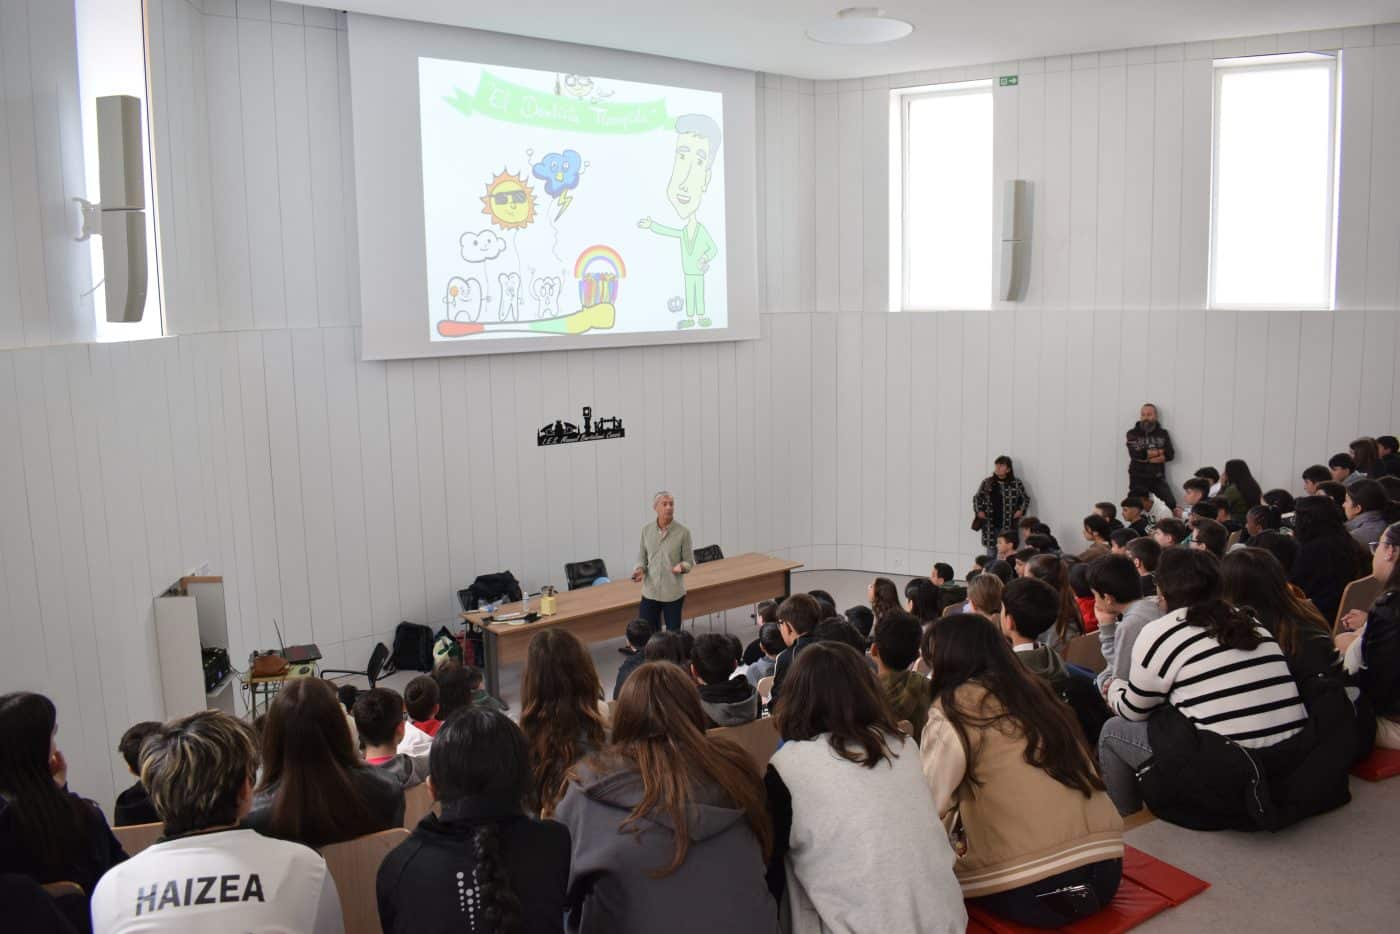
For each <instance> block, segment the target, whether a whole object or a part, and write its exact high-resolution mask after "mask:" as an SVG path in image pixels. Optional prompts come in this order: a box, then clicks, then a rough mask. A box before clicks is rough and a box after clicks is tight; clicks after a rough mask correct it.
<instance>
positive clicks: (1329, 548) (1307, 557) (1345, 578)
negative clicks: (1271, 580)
mask: <svg viewBox="0 0 1400 934" xmlns="http://www.w3.org/2000/svg"><path fill="white" fill-rule="evenodd" d="M1294 526H1295V532H1294V537H1295V538H1296V539H1297V541H1298V556H1297V557H1296V558H1295V559H1294V561H1293V566H1292V568H1290V569H1289V570H1290V573H1289V575H1288V579H1289V580H1290V581H1292V582H1293V583H1295V584H1297V585H1298V586H1299V587H1301V588H1302V589H1303V593H1305V594H1307V597H1308V599H1309V600H1311V601H1312V602H1313V605H1314V606H1316V607H1317V609H1318V612H1319V613H1321V614H1322V618H1323V619H1327V620H1331V619H1335V618H1336V616H1337V607H1338V605H1339V604H1340V603H1341V600H1342V591H1343V590H1345V589H1346V586H1347V584H1349V583H1351V582H1352V581H1354V580H1356V578H1358V577H1361V576H1363V575H1364V574H1365V573H1366V566H1367V565H1368V564H1369V562H1368V561H1367V560H1366V559H1367V558H1368V557H1369V555H1368V554H1367V553H1366V552H1367V549H1366V548H1365V547H1363V546H1362V545H1361V544H1360V543H1358V542H1357V541H1356V539H1354V538H1352V537H1351V535H1350V534H1348V532H1347V530H1346V526H1345V525H1344V524H1343V522H1342V513H1341V510H1339V509H1337V508H1336V506H1335V505H1334V504H1333V502H1332V500H1331V499H1329V498H1328V497H1326V496H1304V497H1302V498H1301V499H1299V500H1298V501H1297V503H1296V504H1295V505H1294Z"/></svg>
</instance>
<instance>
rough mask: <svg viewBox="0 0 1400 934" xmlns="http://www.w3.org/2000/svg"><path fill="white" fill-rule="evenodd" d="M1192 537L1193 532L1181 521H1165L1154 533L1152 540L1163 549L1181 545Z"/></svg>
mask: <svg viewBox="0 0 1400 934" xmlns="http://www.w3.org/2000/svg"><path fill="white" fill-rule="evenodd" d="M1190 535H1191V530H1190V529H1189V528H1187V527H1186V523H1185V522H1182V521H1181V520H1180V519H1163V520H1162V521H1160V522H1158V523H1157V527H1156V528H1155V529H1154V530H1153V532H1152V538H1153V539H1154V540H1155V541H1156V542H1157V544H1159V545H1161V546H1162V547H1163V548H1171V547H1173V546H1175V545H1180V544H1181V543H1182V542H1184V541H1186V539H1187V538H1188V537H1189V536H1190Z"/></svg>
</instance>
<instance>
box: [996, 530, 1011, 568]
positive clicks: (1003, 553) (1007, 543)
mask: <svg viewBox="0 0 1400 934" xmlns="http://www.w3.org/2000/svg"><path fill="white" fill-rule="evenodd" d="M996 547H997V551H996V556H997V557H998V558H1000V559H1002V560H1003V561H1007V560H1010V558H1011V556H1012V555H1013V554H1015V552H1016V532H1015V531H1014V530H1013V529H1007V530H1006V531H1004V532H998V533H997V545H996Z"/></svg>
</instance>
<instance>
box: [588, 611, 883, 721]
mask: <svg viewBox="0 0 1400 934" xmlns="http://www.w3.org/2000/svg"><path fill="white" fill-rule="evenodd" d="M862 609H864V607H862ZM758 641H759V645H760V646H761V647H762V649H763V657H762V658H760V659H759V660H758V661H756V662H754V663H753V664H752V665H749V667H748V668H745V669H744V677H745V678H747V679H748V682H749V684H752V685H753V686H754V687H755V688H757V687H758V682H760V681H762V680H763V679H764V678H767V677H769V676H770V675H772V674H773V666H774V665H775V664H777V661H778V656H779V655H781V654H783V649H785V648H787V643H785V642H784V641H783V629H782V627H781V626H779V625H778V624H777V623H764V624H763V627H762V628H761V629H759V630H758ZM613 700H617V698H616V697H614V698H613Z"/></svg>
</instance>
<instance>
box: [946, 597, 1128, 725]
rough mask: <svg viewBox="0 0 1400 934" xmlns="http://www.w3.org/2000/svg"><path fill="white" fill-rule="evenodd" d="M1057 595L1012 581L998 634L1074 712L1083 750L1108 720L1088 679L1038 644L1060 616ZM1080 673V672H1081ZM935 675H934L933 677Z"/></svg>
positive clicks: (1003, 598) (1100, 698)
mask: <svg viewBox="0 0 1400 934" xmlns="http://www.w3.org/2000/svg"><path fill="white" fill-rule="evenodd" d="M1060 610H1061V605H1060V595H1059V594H1058V593H1056V592H1055V588H1053V587H1051V586H1050V585H1049V584H1047V583H1045V582H1044V581H1041V580H1036V579H1035V578H1034V577H1026V578H1022V579H1021V580H1016V581H1012V582H1011V583H1009V584H1007V585H1006V590H1004V591H1003V592H1002V602H1001V621H1000V625H1001V631H1002V634H1003V635H1005V636H1006V641H1007V642H1008V643H1010V645H1011V651H1012V653H1013V654H1014V655H1015V656H1016V659H1017V660H1018V661H1019V662H1020V663H1021V664H1023V665H1025V666H1026V669H1027V670H1028V671H1030V672H1032V673H1034V674H1035V675H1037V676H1038V677H1040V678H1043V679H1045V683H1046V684H1048V685H1050V689H1051V690H1052V691H1054V692H1055V694H1056V695H1057V696H1058V697H1059V698H1060V699H1061V700H1062V701H1064V702H1065V703H1066V704H1068V705H1069V707H1070V709H1071V710H1073V711H1074V716H1075V719H1076V720H1077V721H1078V724H1079V728H1080V730H1081V732H1082V735H1083V737H1084V739H1085V748H1086V749H1092V748H1094V744H1095V743H1096V742H1098V738H1099V730H1100V729H1102V728H1103V725H1104V722H1105V721H1106V720H1108V708H1107V707H1105V706H1104V702H1103V696H1102V695H1101V694H1100V693H1099V691H1098V688H1097V687H1095V685H1094V683H1093V682H1092V681H1091V680H1090V677H1089V676H1088V675H1087V673H1086V674H1085V675H1084V676H1082V677H1081V676H1080V675H1079V674H1075V673H1074V672H1072V671H1071V670H1070V669H1069V667H1068V666H1067V665H1066V664H1065V662H1064V660H1063V659H1062V658H1060V656H1059V654H1058V653H1056V652H1054V651H1052V650H1050V649H1049V648H1047V647H1045V646H1044V645H1042V644H1040V643H1039V641H1037V640H1040V639H1041V638H1042V637H1043V636H1044V635H1045V633H1046V632H1047V631H1049V629H1050V628H1051V627H1052V626H1054V625H1055V622H1056V620H1057V619H1058V617H1059V615H1060ZM1081 670H1082V669H1081ZM937 674H938V673H937V672H936V671H935V672H934V675H935V676H937Z"/></svg>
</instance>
